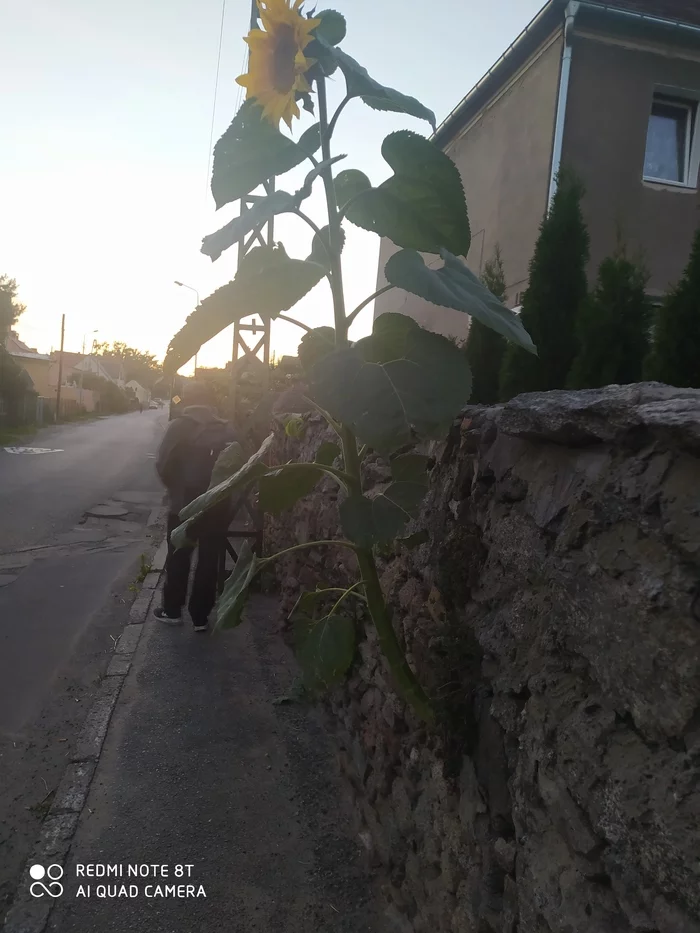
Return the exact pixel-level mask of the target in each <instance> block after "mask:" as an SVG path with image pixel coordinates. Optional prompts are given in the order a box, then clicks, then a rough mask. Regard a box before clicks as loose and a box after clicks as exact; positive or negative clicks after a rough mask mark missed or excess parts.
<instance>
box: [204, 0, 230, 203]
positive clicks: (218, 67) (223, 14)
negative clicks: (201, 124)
mask: <svg viewBox="0 0 700 933" xmlns="http://www.w3.org/2000/svg"><path fill="white" fill-rule="evenodd" d="M225 18H226V0H222V3H221V27H220V29H219V52H218V55H217V57H216V80H215V81H214V103H213V104H212V108H211V129H210V130H209V158H208V162H207V178H206V184H205V191H206V196H207V197H208V195H209V174H210V173H211V160H212V146H213V144H214V120H215V117H216V98H217V96H218V93H219V74H220V72H221V47H222V45H223V42H224V19H225Z"/></svg>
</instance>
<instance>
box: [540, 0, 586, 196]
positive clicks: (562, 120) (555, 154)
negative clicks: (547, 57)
mask: <svg viewBox="0 0 700 933" xmlns="http://www.w3.org/2000/svg"><path fill="white" fill-rule="evenodd" d="M579 7H580V3H579V2H578V0H571V3H569V5H568V6H567V8H566V13H565V20H564V51H563V52H562V57H561V75H560V77H559V100H558V102H557V116H556V120H555V123H554V146H553V148H552V174H551V176H550V179H549V200H548V202H547V203H548V205H549V207H551V206H552V201H553V200H554V195H555V194H556V193H557V183H558V178H559V170H560V169H561V157H562V152H563V150H564V126H565V124H566V107H567V104H568V101H569V84H570V82H571V59H572V58H573V54H574V50H573V45H572V41H571V39H572V35H573V31H574V23H575V21H576V14H577V13H578V11H579Z"/></svg>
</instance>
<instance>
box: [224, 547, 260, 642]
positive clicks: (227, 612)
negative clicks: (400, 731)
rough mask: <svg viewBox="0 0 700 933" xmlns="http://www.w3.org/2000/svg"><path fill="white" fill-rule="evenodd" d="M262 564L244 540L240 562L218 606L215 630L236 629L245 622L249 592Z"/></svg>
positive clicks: (239, 553) (237, 562) (239, 555)
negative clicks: (244, 615) (244, 614)
mask: <svg viewBox="0 0 700 933" xmlns="http://www.w3.org/2000/svg"><path fill="white" fill-rule="evenodd" d="M260 564H261V562H260V561H258V559H257V557H256V556H255V554H253V551H252V549H251V547H250V544H249V543H248V541H247V540H246V539H245V538H244V539H243V544H242V545H241V548H240V551H239V552H238V560H237V561H236V566H235V567H234V568H233V570H232V572H231V575H230V577H229V578H228V580H227V581H226V585H225V586H224V590H223V592H222V594H221V596H220V597H219V601H218V603H217V606H216V622H215V624H214V630H216V629H220V628H223V629H227V628H235V627H236V626H237V625H240V624H241V622H242V621H243V610H244V609H245V605H246V603H247V602H248V591H249V588H250V584H251V582H252V580H253V577H254V576H255V574H256V573H257V572H258V570H259V569H260Z"/></svg>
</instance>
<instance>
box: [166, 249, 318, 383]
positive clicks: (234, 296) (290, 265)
mask: <svg viewBox="0 0 700 933" xmlns="http://www.w3.org/2000/svg"><path fill="white" fill-rule="evenodd" d="M324 275H326V270H325V269H324V268H323V266H320V265H319V264H318V263H314V262H309V261H308V260H307V261H304V260H301V259H292V258H291V257H289V256H288V255H287V253H286V252H285V250H284V247H283V246H282V245H281V244H280V245H278V246H275V247H272V248H270V247H266V246H265V247H263V246H259V247H256V248H255V249H252V250H251V251H250V252H249V253H247V254H246V255H245V256H243V257H242V259H241V261H240V263H239V267H238V272H237V274H236V278H235V279H234V280H233V282H229V283H228V285H224V286H222V287H221V288H219V289H217V290H216V291H215V292H214V293H213V294H212V295H209V297H208V298H205V299H204V301H202V303H201V304H200V305H199V306H198V307H197V308H196V309H195V310H194V311H193V312H192V314H190V316H189V317H188V318H187V320H186V322H185V325H184V327H183V328H182V329H181V330H180V331H179V332H178V333H177V334H175V336H174V337H173V339H172V340H171V341H170V346H169V347H168V352H167V354H166V357H165V361H164V363H163V370H164V371H165V372H177V370H178V369H180V367H181V366H184V364H185V363H186V362H187V361H188V360H191V359H192V357H193V356H194V355H195V353H197V352H199V349H200V347H201V346H202V345H203V344H205V343H206V342H207V341H208V340H211V339H212V337H216V335H217V334H219V333H220V332H221V331H222V330H224V328H226V327H228V326H229V325H230V324H232V323H233V322H234V321H237V320H239V319H240V318H242V317H247V316H248V315H250V314H259V315H261V317H263V318H265V317H269V318H273V319H274V318H276V317H277V315H278V314H282V312H283V311H288V310H289V309H290V308H292V307H294V305H295V304H296V303H297V302H298V301H299V300H300V299H301V298H303V297H304V295H306V294H307V293H308V292H310V291H311V289H312V288H313V287H314V286H315V285H317V284H318V282H320V281H321V279H322V278H323V277H324Z"/></svg>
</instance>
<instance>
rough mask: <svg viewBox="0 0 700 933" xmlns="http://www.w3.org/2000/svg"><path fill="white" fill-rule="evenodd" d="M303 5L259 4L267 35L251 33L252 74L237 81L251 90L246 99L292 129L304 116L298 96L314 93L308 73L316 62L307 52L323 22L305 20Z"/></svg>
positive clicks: (280, 0) (286, 1) (267, 0)
mask: <svg viewBox="0 0 700 933" xmlns="http://www.w3.org/2000/svg"><path fill="white" fill-rule="evenodd" d="M302 2H303V0H294V5H293V6H290V3H291V0H257V4H258V9H259V10H260V19H261V20H262V24H263V26H264V27H265V31H264V32H263V31H262V30H261V29H252V30H251V31H250V32H249V33H248V36H247V37H246V39H245V41H246V42H247V43H248V47H249V49H250V60H249V64H248V73H247V74H244V75H241V77H240V78H237V79H236V80H237V81H238V83H239V84H241V85H243V87H244V88H246V89H247V92H248V93H247V94H246V98H247V99H248V98H251V97H254V98H255V99H256V100H257V101H258V103H259V104H260V106H261V107H262V108H263V116H264V117H265V118H266V119H268V120H269V121H270V123H273V124H274V125H275V126H279V122H280V120H284V121H285V123H286V124H287V126H289V127H290V128H291V125H292V117H298V116H299V115H300V111H299V107H298V106H297V102H296V94H297V92H308V91H310V90H311V86H310V85H309V82H308V80H307V79H306V73H307V72H308V70H309V69H310V68H311V67H312V66H313V65H314V64H315V60H314V59H313V58H307V57H306V55H305V54H304V49H305V48H306V47H307V45H308V44H309V43H310V42H311V41H312V40H313V36H312V35H311V33H312V31H313V30H314V29H315V28H316V27H317V26H318V25H319V23H320V22H321V20H320V19H306V18H305V17H304V16H302V14H301V9H300V8H301V5H302Z"/></svg>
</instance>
